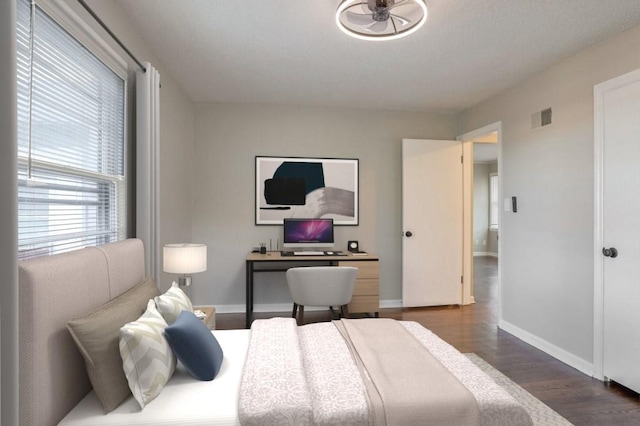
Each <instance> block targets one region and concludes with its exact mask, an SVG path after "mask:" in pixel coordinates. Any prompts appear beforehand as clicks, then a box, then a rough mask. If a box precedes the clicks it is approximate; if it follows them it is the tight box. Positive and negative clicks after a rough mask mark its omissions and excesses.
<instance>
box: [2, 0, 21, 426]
mask: <svg viewBox="0 0 640 426" xmlns="http://www.w3.org/2000/svg"><path fill="white" fill-rule="evenodd" d="M15 6H16V5H15V2H13V1H3V2H0V199H2V203H0V379H1V383H2V387H1V389H0V423H1V424H3V425H15V424H18V392H16V389H18V280H17V266H16V260H17V247H18V244H17V214H18V206H17V190H18V186H17V178H18V171H17V160H16V155H17V144H16V137H17V136H16V132H17V130H16V126H17V121H16V120H17V118H16V104H17V100H16V7H15Z"/></svg>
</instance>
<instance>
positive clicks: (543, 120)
mask: <svg viewBox="0 0 640 426" xmlns="http://www.w3.org/2000/svg"><path fill="white" fill-rule="evenodd" d="M549 124H551V108H547V109H543V110H542V111H538V112H534V113H533V114H531V130H533V129H538V128H540V127H544V126H548V125H549Z"/></svg>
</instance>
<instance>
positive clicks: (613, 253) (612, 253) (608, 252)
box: [602, 247, 618, 259]
mask: <svg viewBox="0 0 640 426" xmlns="http://www.w3.org/2000/svg"><path fill="white" fill-rule="evenodd" d="M602 254H604V255H605V256H606V257H610V258H612V259H615V258H616V257H618V249H616V248H615V247H611V248H603V249H602Z"/></svg>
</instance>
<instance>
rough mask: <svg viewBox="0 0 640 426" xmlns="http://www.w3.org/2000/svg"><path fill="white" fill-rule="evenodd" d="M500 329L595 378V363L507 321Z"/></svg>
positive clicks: (501, 322) (502, 321) (503, 322)
mask: <svg viewBox="0 0 640 426" xmlns="http://www.w3.org/2000/svg"><path fill="white" fill-rule="evenodd" d="M498 327H500V328H501V329H502V330H504V331H506V332H507V333H509V334H512V335H514V336H515V337H517V338H518V339H520V340H522V341H524V342H527V343H528V344H530V345H531V346H533V347H535V348H537V349H540V350H541V351H543V352H545V353H547V354H549V355H551V356H552V357H554V358H556V359H558V360H560V361H562V362H564V363H565V364H567V365H569V366H570V367H573V368H575V369H576V370H578V371H580V372H582V373H584V374H586V375H587V376H589V377H593V363H591V362H589V361H586V360H584V359H582V358H580V357H577V356H575V355H574V354H572V353H570V352H567V351H565V350H564V349H562V348H559V347H557V346H556V345H554V344H552V343H550V342H547V341H546V340H544V339H541V338H540V337H538V336H535V335H533V334H531V333H529V332H528V331H525V330H523V329H521V328H520V327H517V326H515V325H513V324H511V323H509V322H507V321H504V320H500V322H499V324H498Z"/></svg>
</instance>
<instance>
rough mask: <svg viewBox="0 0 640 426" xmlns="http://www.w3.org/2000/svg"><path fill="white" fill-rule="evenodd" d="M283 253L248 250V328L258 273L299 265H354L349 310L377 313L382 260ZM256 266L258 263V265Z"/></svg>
mask: <svg viewBox="0 0 640 426" xmlns="http://www.w3.org/2000/svg"><path fill="white" fill-rule="evenodd" d="M345 253H346V256H327V255H324V256H282V255H281V254H280V252H279V251H270V252H267V253H266V254H260V253H249V254H248V255H247V260H246V274H247V278H246V281H247V288H246V302H247V309H246V324H245V325H246V328H249V327H250V326H251V321H252V320H253V278H254V274H256V273H258V272H284V271H286V270H287V269H289V268H293V267H296V266H355V267H357V268H358V277H357V278H356V286H355V289H354V290H353V297H352V298H351V303H349V313H362V312H365V313H374V314H375V315H376V316H377V315H378V312H379V309H380V269H379V259H378V258H377V257H376V256H373V255H371V254H367V255H364V256H355V255H353V254H351V253H349V252H345ZM258 265H259V267H257V268H256V266H258Z"/></svg>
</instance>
